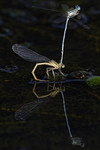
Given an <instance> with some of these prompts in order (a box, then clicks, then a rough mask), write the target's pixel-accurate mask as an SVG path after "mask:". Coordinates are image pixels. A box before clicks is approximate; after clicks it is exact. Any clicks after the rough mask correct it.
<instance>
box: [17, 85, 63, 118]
mask: <svg viewBox="0 0 100 150" xmlns="http://www.w3.org/2000/svg"><path fill="white" fill-rule="evenodd" d="M36 85H37V84H36V82H35V84H34V87H33V93H34V95H35V96H36V98H37V99H35V100H34V101H33V102H30V103H26V104H25V105H23V106H22V107H20V108H19V109H18V110H17V111H16V112H15V119H16V120H27V119H28V118H29V117H30V116H31V115H32V113H33V112H34V111H36V110H37V109H38V108H39V107H40V106H41V105H42V104H43V103H46V102H48V101H49V100H50V97H52V98H53V97H55V96H56V95H57V94H58V93H60V92H61V91H65V87H61V86H58V87H56V86H55V83H54V85H53V86H51V87H50V85H49V83H48V85H47V91H46V94H44V95H43V94H42V95H39V94H38V92H37V90H36Z"/></svg>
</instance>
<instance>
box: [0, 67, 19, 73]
mask: <svg viewBox="0 0 100 150" xmlns="http://www.w3.org/2000/svg"><path fill="white" fill-rule="evenodd" d="M17 70H18V67H17V66H15V65H9V66H5V67H4V68H3V67H0V71H3V72H7V73H14V72H16V71H17Z"/></svg>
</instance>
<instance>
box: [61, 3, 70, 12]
mask: <svg viewBox="0 0 100 150" xmlns="http://www.w3.org/2000/svg"><path fill="white" fill-rule="evenodd" d="M61 7H62V8H63V10H65V11H68V10H69V7H68V6H67V5H66V4H62V5H61Z"/></svg>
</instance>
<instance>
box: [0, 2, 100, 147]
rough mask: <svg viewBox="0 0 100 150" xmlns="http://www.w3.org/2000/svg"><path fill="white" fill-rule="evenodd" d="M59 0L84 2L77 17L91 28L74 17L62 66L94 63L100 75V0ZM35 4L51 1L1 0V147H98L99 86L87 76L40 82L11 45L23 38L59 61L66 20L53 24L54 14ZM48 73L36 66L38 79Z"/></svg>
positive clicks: (56, 5)
mask: <svg viewBox="0 0 100 150" xmlns="http://www.w3.org/2000/svg"><path fill="white" fill-rule="evenodd" d="M56 2H57V3H56ZM56 2H55V3H53V8H58V9H60V6H61V4H62V3H66V4H68V5H69V6H70V7H72V6H74V5H75V4H78V5H80V6H81V8H82V10H81V12H82V13H81V14H80V16H79V18H78V19H80V20H81V21H82V22H83V23H85V24H87V25H88V26H89V27H90V30H85V29H84V28H82V27H80V26H79V25H77V24H76V23H75V22H72V21H70V22H69V26H68V31H67V35H66V42H65V53H64V64H65V65H66V67H65V69H64V70H63V71H64V72H65V73H70V72H73V71H78V70H86V69H87V68H93V69H94V70H95V75H100V29H99V27H100V2H99V0H95V1H92V0H83V1H66V2H65V1H60V0H59V1H56ZM33 4H38V5H39V6H42V7H48V5H49V4H48V1H46V2H44V1H38V2H36V1H30V0H27V1H26V0H17V1H13V0H12V1H11V0H10V1H6V0H3V1H2V0H0V150H8V149H9V150H33V149H34V150H56V149H57V150H65V149H68V150H73V149H75V150H76V149H85V150H90V149H91V150H95V149H96V150H98V149H100V93H99V91H100V88H97V89H96V88H95V87H94V88H91V87H89V86H88V85H87V83H86V82H85V81H82V82H79V81H76V82H66V83H57V84H53V83H50V84H48V83H37V84H35V83H34V82H33V77H32V75H31V71H32V69H33V67H34V65H35V64H34V63H29V62H26V61H24V60H22V59H21V58H19V57H18V56H17V55H16V54H14V53H13V51H12V48H11V47H12V45H13V44H15V43H19V44H22V45H25V46H26V47H29V48H31V49H33V50H34V51H36V52H38V53H40V54H42V55H45V56H47V57H49V58H50V59H54V60H56V61H57V62H59V60H60V50H61V41H62V35H63V29H64V28H63V27H64V24H60V25H54V24H53V23H52V18H53V15H54V13H51V12H47V11H42V10H39V9H33V8H32V5H33ZM50 21H51V22H50ZM44 73H45V70H44V68H43V67H40V68H39V69H38V70H37V76H39V78H43V76H44ZM31 81H32V82H31ZM63 104H65V105H63ZM65 107H66V111H65ZM66 114H67V116H65V115H66ZM65 117H67V119H68V120H67V121H68V122H67V123H66V118H65ZM67 125H69V130H68V126H67Z"/></svg>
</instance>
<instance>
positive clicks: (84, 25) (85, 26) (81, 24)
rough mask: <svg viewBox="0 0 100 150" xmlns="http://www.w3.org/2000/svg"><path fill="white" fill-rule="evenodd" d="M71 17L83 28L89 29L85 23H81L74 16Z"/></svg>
mask: <svg viewBox="0 0 100 150" xmlns="http://www.w3.org/2000/svg"><path fill="white" fill-rule="evenodd" d="M71 19H73V20H74V21H75V22H77V23H78V24H79V25H80V26H82V27H83V28H85V29H88V30H89V29H90V28H89V27H88V26H87V25H86V24H83V23H82V22H80V21H78V20H76V19H75V18H71Z"/></svg>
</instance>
